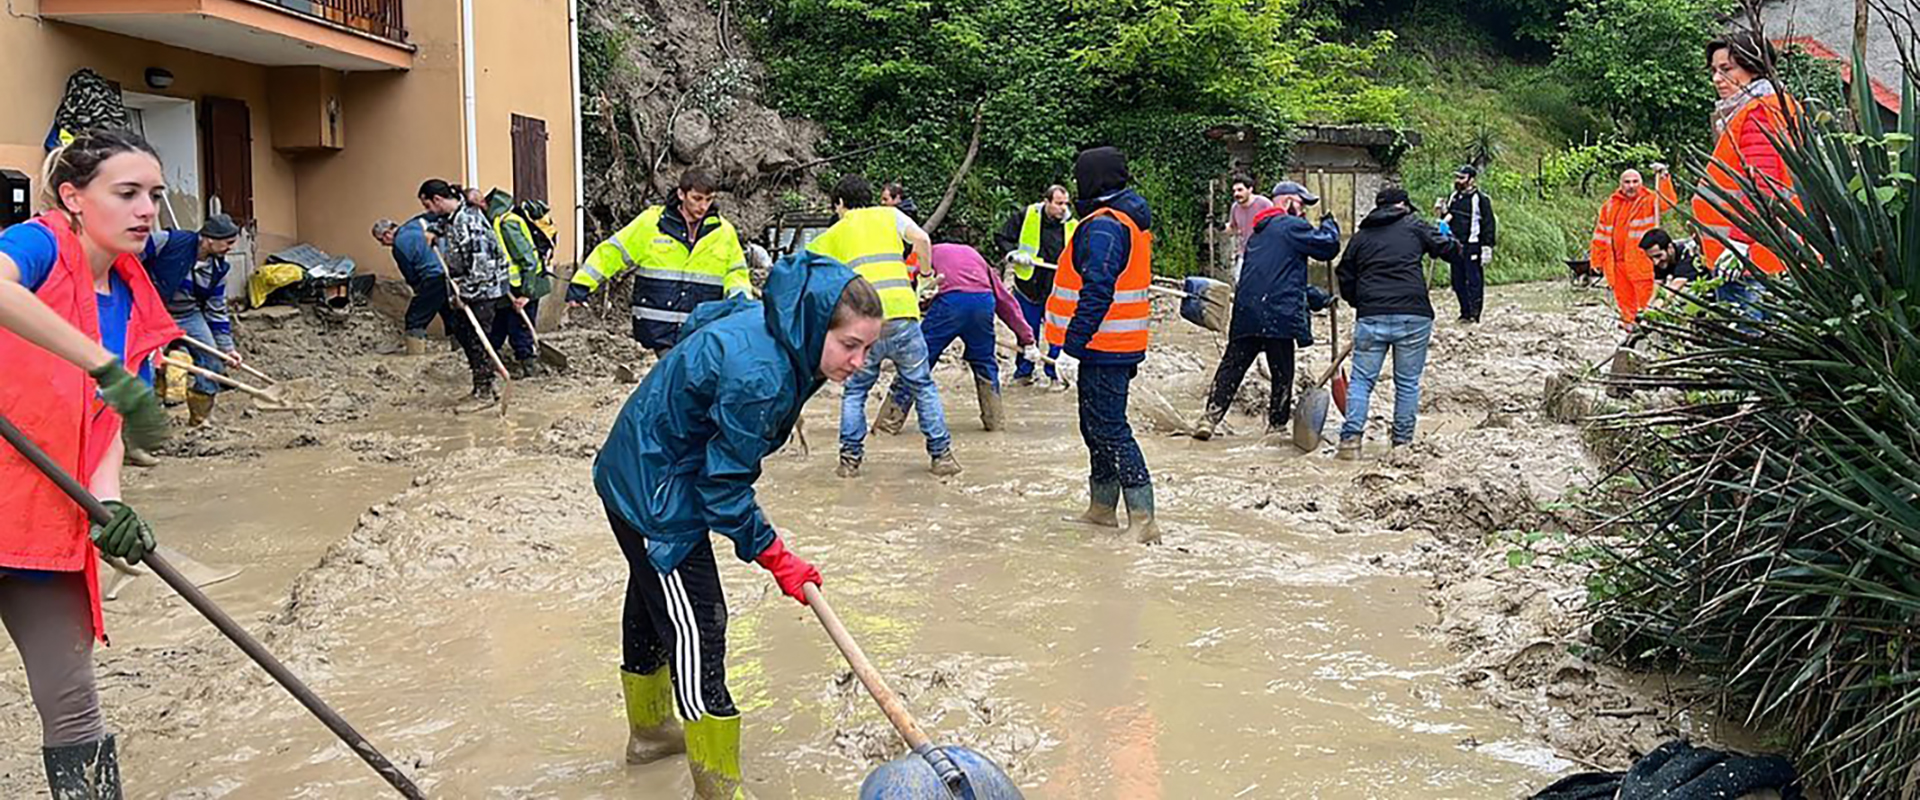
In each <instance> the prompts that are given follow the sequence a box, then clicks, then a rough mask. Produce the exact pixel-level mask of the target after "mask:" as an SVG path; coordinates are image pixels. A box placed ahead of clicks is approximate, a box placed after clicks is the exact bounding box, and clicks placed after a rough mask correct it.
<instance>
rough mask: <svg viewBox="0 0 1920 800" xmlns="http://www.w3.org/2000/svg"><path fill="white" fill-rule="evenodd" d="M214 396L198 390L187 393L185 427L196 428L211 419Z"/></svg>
mask: <svg viewBox="0 0 1920 800" xmlns="http://www.w3.org/2000/svg"><path fill="white" fill-rule="evenodd" d="M213 398H214V396H213V395H211V394H208V393H206V392H202V391H199V390H190V391H188V392H187V427H189V428H198V427H200V426H202V425H205V424H207V420H208V419H211V418H212V417H213Z"/></svg>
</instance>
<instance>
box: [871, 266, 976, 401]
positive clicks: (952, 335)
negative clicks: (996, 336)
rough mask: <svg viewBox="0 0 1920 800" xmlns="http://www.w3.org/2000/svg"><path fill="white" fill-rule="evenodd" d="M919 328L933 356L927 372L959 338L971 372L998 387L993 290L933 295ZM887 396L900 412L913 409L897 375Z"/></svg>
mask: <svg viewBox="0 0 1920 800" xmlns="http://www.w3.org/2000/svg"><path fill="white" fill-rule="evenodd" d="M920 330H921V332H922V333H924V334H926V337H927V355H929V356H931V357H932V358H933V361H932V363H931V364H929V365H928V367H927V369H928V371H932V369H933V367H935V366H939V364H940V354H941V353H945V352H946V351H947V345H950V344H953V340H955V339H959V340H960V341H961V342H962V343H963V344H965V345H966V359H967V364H968V365H969V366H971V367H973V374H974V375H976V376H978V377H981V378H985V379H986V380H987V381H988V382H989V383H992V384H993V388H995V389H998V388H1000V362H999V361H998V360H997V359H995V358H994V357H993V293H992V292H949V293H947V294H943V295H940V296H939V297H935V298H934V299H933V303H932V304H931V305H929V306H927V316H926V319H923V320H921V321H920ZM888 399H890V400H892V401H893V404H894V405H897V406H899V407H900V408H901V410H903V411H904V410H906V409H910V408H913V395H912V394H911V393H909V392H908V391H907V385H906V384H905V383H903V382H901V381H900V380H899V379H897V378H896V379H894V381H893V389H892V391H891V392H889V394H888Z"/></svg>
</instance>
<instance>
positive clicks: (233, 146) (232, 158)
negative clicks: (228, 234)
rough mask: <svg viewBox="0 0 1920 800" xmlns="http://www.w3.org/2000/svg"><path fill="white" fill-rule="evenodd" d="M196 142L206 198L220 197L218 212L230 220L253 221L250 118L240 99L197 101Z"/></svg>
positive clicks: (245, 222) (205, 99) (251, 119)
mask: <svg viewBox="0 0 1920 800" xmlns="http://www.w3.org/2000/svg"><path fill="white" fill-rule="evenodd" d="M200 141H201V142H202V150H203V157H202V159H201V160H202V161H203V162H204V163H205V164H206V173H205V178H206V179H207V187H206V189H207V196H208V197H210V198H211V197H218V198H220V210H221V211H224V212H226V213H227V215H228V216H231V217H233V221H234V222H235V223H238V224H240V225H246V224H247V223H249V222H252V221H253V118H252V116H251V115H250V114H249V113H248V111H247V103H246V101H244V100H235V99H233V98H229V97H204V98H201V100H200Z"/></svg>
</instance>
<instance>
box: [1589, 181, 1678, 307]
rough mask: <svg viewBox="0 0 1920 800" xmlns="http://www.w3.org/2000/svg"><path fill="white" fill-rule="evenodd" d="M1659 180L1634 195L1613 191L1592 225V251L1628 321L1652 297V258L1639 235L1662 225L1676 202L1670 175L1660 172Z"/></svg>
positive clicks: (1594, 259)
mask: <svg viewBox="0 0 1920 800" xmlns="http://www.w3.org/2000/svg"><path fill="white" fill-rule="evenodd" d="M1656 183H1657V186H1655V187H1654V188H1652V189H1646V188H1643V189H1642V190H1641V191H1640V193H1639V194H1637V195H1635V196H1633V197H1628V196H1626V195H1624V194H1621V193H1620V192H1618V191H1616V192H1614V193H1613V194H1612V195H1611V196H1609V197H1608V198H1607V202H1606V203H1604V204H1602V205H1601V206H1600V216H1599V219H1598V220H1596V221H1595V222H1594V225H1593V241H1592V243H1591V245H1590V246H1589V255H1590V257H1591V258H1592V259H1593V266H1594V268H1595V269H1598V270H1600V274H1602V275H1605V276H1606V277H1607V285H1608V286H1610V287H1612V288H1613V295H1614V299H1615V300H1616V301H1617V302H1618V303H1619V306H1620V318H1621V319H1623V320H1626V321H1628V322H1632V321H1633V320H1634V318H1635V317H1636V316H1638V315H1639V313H1640V311H1641V310H1642V309H1645V308H1646V307H1647V304H1648V303H1650V302H1652V301H1653V262H1652V261H1650V260H1648V259H1647V254H1646V252H1645V251H1643V250H1641V249H1640V237H1642V236H1645V235H1647V231H1651V230H1653V229H1654V228H1658V227H1660V216H1661V214H1662V213H1664V212H1665V211H1666V210H1668V209H1670V208H1673V206H1674V204H1675V203H1676V202H1677V200H1676V199H1675V197H1674V192H1673V180H1672V179H1671V178H1668V177H1667V176H1665V175H1661V176H1659V178H1658V179H1656Z"/></svg>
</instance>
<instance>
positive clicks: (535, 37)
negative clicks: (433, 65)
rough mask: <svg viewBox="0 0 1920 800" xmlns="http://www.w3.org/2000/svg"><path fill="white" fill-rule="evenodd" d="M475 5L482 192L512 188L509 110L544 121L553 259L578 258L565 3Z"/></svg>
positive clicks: (488, 0) (488, 1)
mask: <svg viewBox="0 0 1920 800" xmlns="http://www.w3.org/2000/svg"><path fill="white" fill-rule="evenodd" d="M467 2H477V3H478V5H477V6H476V10H477V12H478V13H477V15H476V17H475V18H474V39H475V40H476V41H475V43H474V66H475V69H476V71H477V72H478V75H479V78H478V81H477V83H478V86H479V92H478V96H477V97H476V102H475V105H476V107H477V111H478V114H477V119H478V120H479V125H480V128H479V138H480V175H479V177H478V179H477V180H475V181H474V182H475V183H476V184H477V185H479V186H480V187H481V188H482V189H490V188H492V187H495V186H498V187H500V188H502V189H506V190H507V191H512V190H513V139H512V127H511V126H512V122H511V120H512V115H514V114H519V115H520V116H523V117H534V118H537V119H541V120H545V121H546V123H547V200H548V205H550V206H552V207H553V222H554V226H555V227H556V228H557V229H558V230H560V231H561V236H560V242H559V244H558V246H557V247H556V248H555V250H554V256H553V257H554V263H556V264H565V263H570V262H572V261H574V260H575V256H574V253H575V252H576V249H575V248H576V246H577V245H578V243H577V242H573V241H571V239H572V238H573V235H572V231H573V230H574V218H575V217H574V215H575V211H576V209H574V207H573V201H574V197H573V182H574V161H575V159H574V154H573V92H572V88H571V83H572V80H573V76H572V68H571V61H570V60H569V59H570V52H571V51H570V46H569V40H568V30H567V3H566V0H512V2H500V1H499V0H467Z"/></svg>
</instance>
